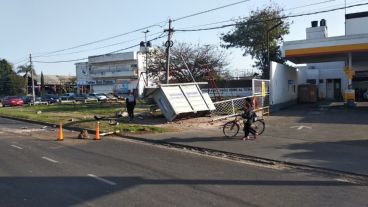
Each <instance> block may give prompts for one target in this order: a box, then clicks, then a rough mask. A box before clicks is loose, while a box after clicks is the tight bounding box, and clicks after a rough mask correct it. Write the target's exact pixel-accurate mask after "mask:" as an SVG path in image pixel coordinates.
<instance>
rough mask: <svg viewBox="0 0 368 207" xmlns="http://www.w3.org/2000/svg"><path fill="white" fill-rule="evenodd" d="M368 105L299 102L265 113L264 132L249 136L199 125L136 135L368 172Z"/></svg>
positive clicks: (330, 167) (269, 157)
mask: <svg viewBox="0 0 368 207" xmlns="http://www.w3.org/2000/svg"><path fill="white" fill-rule="evenodd" d="M367 109H368V107H360V108H356V109H347V108H344V107H313V106H309V105H308V106H295V107H292V108H290V109H288V110H282V111H278V112H275V113H273V114H272V116H270V117H266V131H265V133H264V134H262V135H261V136H259V137H258V139H256V140H252V141H246V142H243V141H241V139H240V137H241V136H243V135H244V134H243V132H240V133H239V135H238V136H237V137H236V138H235V139H228V138H225V137H224V136H223V133H222V128H212V129H209V128H199V127H195V126H193V128H192V129H188V130H186V131H185V133H182V132H180V133H177V132H173V133H165V134H163V135H161V134H152V135H137V136H136V137H138V138H144V139H149V140H160V141H164V142H169V143H175V144H182V145H188V146H192V147H201V148H209V149H213V150H220V151H226V152H232V153H238V154H244V155H251V156H256V157H262V158H267V159H273V160H279V161H286V162H292V163H297V164H303V165H309V166H315V167H321V168H328V169H332V170H339V171H345V172H350V173H356V174H363V175H366V176H368V151H367V148H368V139H367V138H368V136H367V132H368V119H367V117H368V110H367ZM220 124H221V123H220V122H217V123H215V126H216V125H220Z"/></svg>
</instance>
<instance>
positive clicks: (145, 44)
mask: <svg viewBox="0 0 368 207" xmlns="http://www.w3.org/2000/svg"><path fill="white" fill-rule="evenodd" d="M148 32H150V31H149V30H148V29H147V30H146V31H144V32H143V33H144V46H145V59H146V61H145V62H146V68H145V69H146V76H147V74H148V72H147V65H148V63H147V62H148V57H147V56H148V50H147V33H148ZM141 74H142V73H141ZM143 79H145V78H144V77H143ZM146 79H147V81H146V80H144V82H145V84H146V86H148V77H146Z"/></svg>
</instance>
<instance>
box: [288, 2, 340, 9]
mask: <svg viewBox="0 0 368 207" xmlns="http://www.w3.org/2000/svg"><path fill="white" fill-rule="evenodd" d="M334 1H336V0H327V1H322V2H317V3H312V4H307V5H301V6H297V7H293V8H288V9H285V10H284V11H289V10H294V9H300V8H305V7H310V6H316V5H320V4H325V3H330V2H334Z"/></svg>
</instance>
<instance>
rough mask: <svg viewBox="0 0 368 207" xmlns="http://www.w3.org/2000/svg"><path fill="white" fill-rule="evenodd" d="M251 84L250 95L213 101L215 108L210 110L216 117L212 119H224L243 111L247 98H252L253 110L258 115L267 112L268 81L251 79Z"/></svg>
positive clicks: (268, 100) (268, 97)
mask: <svg viewBox="0 0 368 207" xmlns="http://www.w3.org/2000/svg"><path fill="white" fill-rule="evenodd" d="M252 85H253V87H252V93H253V95H252V96H246V97H241V98H235V99H229V100H225V101H218V102H214V105H215V107H216V110H214V111H212V115H215V116H216V118H214V119H213V121H216V120H220V119H224V118H227V117H231V116H234V115H235V114H238V113H241V112H242V111H243V108H244V105H245V101H246V99H247V98H252V99H254V104H255V106H254V107H255V108H256V110H255V111H256V113H257V114H258V115H261V116H262V115H264V114H269V106H270V90H269V89H270V87H269V86H270V81H269V80H261V79H253V82H252Z"/></svg>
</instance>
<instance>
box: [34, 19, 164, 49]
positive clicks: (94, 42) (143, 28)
mask: <svg viewBox="0 0 368 207" xmlns="http://www.w3.org/2000/svg"><path fill="white" fill-rule="evenodd" d="M165 22H166V20H165V21H162V22H159V23H157V24H152V25H149V26H146V27H142V28H139V29H135V30H132V31H129V32H125V33H122V34H118V35H115V36H111V37H107V38H103V39H99V40H96V41H92V42H88V43H84V44H80V45H77V46H73V47H69V48H65V49H60V50H55V51H50V52H44V53H41V54H40V55H47V54H54V53H58V52H63V51H66V50H72V49H76V48H79V47H84V46H87V45H92V44H96V43H99V42H103V41H107V40H111V39H114V38H117V37H121V36H125V35H128V34H132V33H135V32H139V31H141V30H145V29H148V28H151V27H155V26H159V27H162V26H161V25H160V24H162V23H165Z"/></svg>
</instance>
